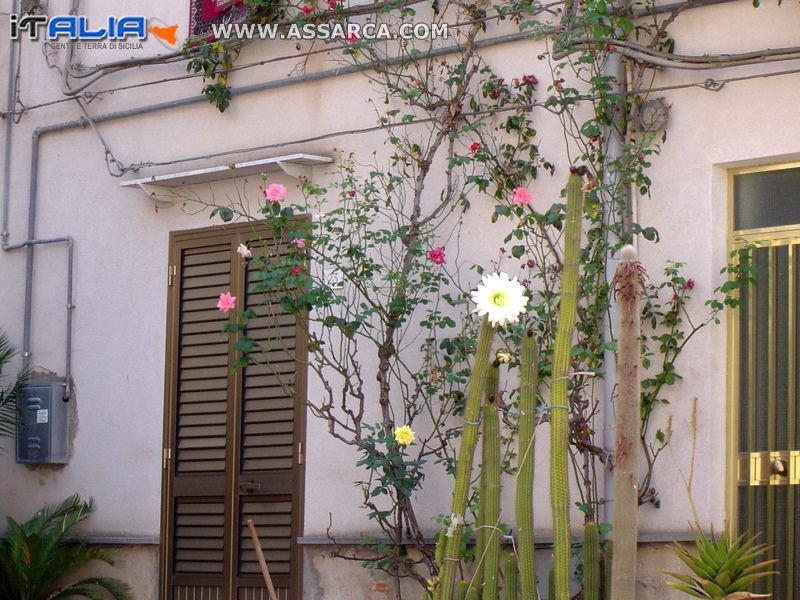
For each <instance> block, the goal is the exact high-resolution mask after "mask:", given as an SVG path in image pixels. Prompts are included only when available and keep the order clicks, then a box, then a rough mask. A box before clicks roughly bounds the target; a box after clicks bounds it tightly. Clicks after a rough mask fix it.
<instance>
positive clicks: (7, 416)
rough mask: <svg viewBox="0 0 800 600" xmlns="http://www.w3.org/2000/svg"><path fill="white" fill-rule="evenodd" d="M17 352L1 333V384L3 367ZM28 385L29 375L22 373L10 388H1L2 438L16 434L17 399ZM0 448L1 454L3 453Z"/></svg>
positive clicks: (0, 433) (0, 426) (0, 382)
mask: <svg viewBox="0 0 800 600" xmlns="http://www.w3.org/2000/svg"><path fill="white" fill-rule="evenodd" d="M16 353H17V350H16V348H14V347H13V346H12V345H11V342H10V341H9V340H8V336H7V335H6V334H5V333H0V384H2V383H3V367H4V366H5V365H7V364H8V363H9V362H10V361H11V359H12V358H14V356H15V355H16ZM26 383H28V373H27V372H25V371H21V372H19V373H18V374H17V376H16V377H15V379H14V381H13V383H11V385H10V386H9V387H2V386H0V438H13V437H14V434H15V432H16V426H17V420H18V417H19V412H18V408H17V399H18V398H19V394H20V392H21V391H22V388H23V387H25V384H26ZM2 450H3V449H2V447H0V452H2Z"/></svg>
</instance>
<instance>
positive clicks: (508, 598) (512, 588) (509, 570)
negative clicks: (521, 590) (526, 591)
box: [503, 552, 536, 600]
mask: <svg viewBox="0 0 800 600" xmlns="http://www.w3.org/2000/svg"><path fill="white" fill-rule="evenodd" d="M526 597H530V598H536V596H526ZM503 598H504V599H505V600H517V557H516V556H514V553H513V552H509V553H508V554H506V565H505V569H504V571H503Z"/></svg>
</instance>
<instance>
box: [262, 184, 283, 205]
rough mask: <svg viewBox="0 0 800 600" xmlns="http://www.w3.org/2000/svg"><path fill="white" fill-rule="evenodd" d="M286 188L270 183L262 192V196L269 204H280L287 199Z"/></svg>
mask: <svg viewBox="0 0 800 600" xmlns="http://www.w3.org/2000/svg"><path fill="white" fill-rule="evenodd" d="M287 195H288V194H287V193H286V186H285V185H281V184H280V183H270V184H269V185H268V186H267V188H266V189H265V190H264V196H265V197H266V198H267V200H269V201H270V202H280V201H281V200H286V198H287Z"/></svg>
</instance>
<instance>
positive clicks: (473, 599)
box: [467, 588, 481, 600]
mask: <svg viewBox="0 0 800 600" xmlns="http://www.w3.org/2000/svg"><path fill="white" fill-rule="evenodd" d="M480 598H481V594H480V592H479V591H478V590H476V589H475V588H470V589H469V591H468V592H467V600H480Z"/></svg>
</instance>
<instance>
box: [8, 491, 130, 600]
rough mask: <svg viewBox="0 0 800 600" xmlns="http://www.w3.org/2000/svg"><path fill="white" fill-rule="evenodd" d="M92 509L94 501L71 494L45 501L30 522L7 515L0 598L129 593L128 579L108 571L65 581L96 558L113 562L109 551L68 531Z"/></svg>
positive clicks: (120, 597) (94, 597) (96, 597)
mask: <svg viewBox="0 0 800 600" xmlns="http://www.w3.org/2000/svg"><path fill="white" fill-rule="evenodd" d="M92 511H94V502H93V501H92V500H89V501H88V502H82V501H81V499H80V498H79V497H78V496H77V495H76V496H71V497H69V498H67V499H66V500H64V501H63V502H62V503H61V504H59V505H58V506H45V507H44V508H43V509H42V510H40V511H39V512H38V513H36V515H34V517H33V518H32V519H30V520H29V521H27V522H26V523H23V524H20V523H17V522H16V521H15V520H14V519H12V518H11V517H8V519H7V523H8V531H7V532H6V537H5V539H4V540H3V541H2V542H0V598H2V599H3V600H60V599H62V598H65V599H66V598H74V597H83V598H89V600H102V599H103V598H106V597H111V598H114V600H128V599H129V598H131V595H130V593H129V592H130V588H129V587H128V585H127V584H125V583H123V582H121V581H119V580H117V579H112V578H109V577H87V578H84V579H81V580H79V581H75V582H72V583H68V584H63V583H62V580H64V578H67V577H69V576H70V574H72V573H73V572H74V571H75V570H77V569H80V568H81V567H84V566H86V565H88V564H90V563H92V562H93V561H102V562H104V563H106V564H109V565H113V564H114V560H113V556H112V554H111V552H109V551H108V550H106V549H103V548H98V547H96V546H87V545H86V544H84V543H81V542H77V541H75V540H74V539H72V538H71V537H70V531H71V530H72V528H73V527H75V525H77V524H78V523H80V522H81V521H84V520H85V519H87V518H88V517H89V515H90V514H91V513H92Z"/></svg>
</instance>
